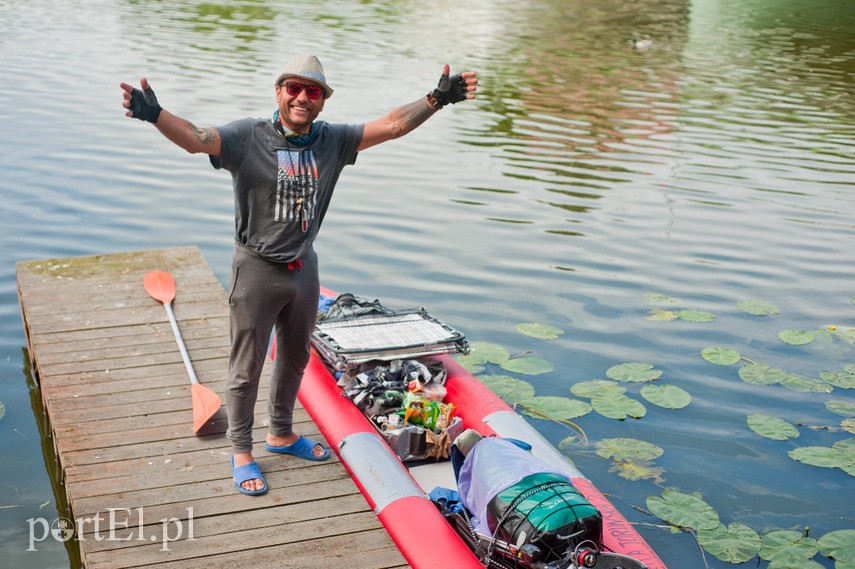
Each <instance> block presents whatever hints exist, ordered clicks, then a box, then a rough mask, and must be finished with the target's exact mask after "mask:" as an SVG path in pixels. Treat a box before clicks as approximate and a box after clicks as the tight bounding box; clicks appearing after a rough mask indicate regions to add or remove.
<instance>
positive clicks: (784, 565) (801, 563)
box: [766, 555, 855, 569]
mask: <svg viewBox="0 0 855 569" xmlns="http://www.w3.org/2000/svg"><path fill="white" fill-rule="evenodd" d="M766 569H825V566H824V565H820V564H819V563H817V562H816V561H814V560H813V559H802V558H801V557H799V556H797V555H791V556H788V557H787V558H786V559H776V560H775V561H771V562H770V563H769V565H768V566H767V567H766ZM836 569H846V568H845V567H841V566H840V564H839V563H838V564H837V565H836ZM851 569H855V567H852V568H851Z"/></svg>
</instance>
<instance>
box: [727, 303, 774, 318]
mask: <svg viewBox="0 0 855 569" xmlns="http://www.w3.org/2000/svg"><path fill="white" fill-rule="evenodd" d="M736 307H737V308H739V310H741V311H743V312H747V313H748V314H753V315H754V316H774V315H776V314H780V313H781V311H780V310H778V307H777V306H775V305H774V304H769V303H768V302H763V301H762V300H740V301H739V302H737V303H736Z"/></svg>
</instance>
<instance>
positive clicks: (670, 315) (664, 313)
mask: <svg viewBox="0 0 855 569" xmlns="http://www.w3.org/2000/svg"><path fill="white" fill-rule="evenodd" d="M677 318H678V316H677V313H676V312H674V311H673V310H660V309H658V308H657V309H656V310H651V311H650V314H649V315H648V316H647V319H648V320H653V321H654V322H669V321H671V320H676V319H677Z"/></svg>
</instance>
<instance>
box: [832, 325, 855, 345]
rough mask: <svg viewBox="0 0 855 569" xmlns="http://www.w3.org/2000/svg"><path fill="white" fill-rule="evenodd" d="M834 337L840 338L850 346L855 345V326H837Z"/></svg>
mask: <svg viewBox="0 0 855 569" xmlns="http://www.w3.org/2000/svg"><path fill="white" fill-rule="evenodd" d="M834 335H835V336H840V337H841V338H842V339H844V340H846V341H847V342H849V343H850V344H855V326H837V327H836V328H835V329H834Z"/></svg>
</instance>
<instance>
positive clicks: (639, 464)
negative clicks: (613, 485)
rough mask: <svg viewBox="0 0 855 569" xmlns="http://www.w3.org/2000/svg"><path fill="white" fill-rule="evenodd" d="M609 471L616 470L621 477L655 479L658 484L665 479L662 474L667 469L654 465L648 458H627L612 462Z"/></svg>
mask: <svg viewBox="0 0 855 569" xmlns="http://www.w3.org/2000/svg"><path fill="white" fill-rule="evenodd" d="M609 472H616V473H617V475H618V476H620V477H621V478H625V479H627V480H632V481H635V480H653V481H654V482H655V483H657V484H661V483H662V482H664V481H665V479H664V478H662V475H663V474H665V469H664V468H662V467H660V466H654V465H653V463H652V462H649V461H647V460H633V459H630V460H626V461H620V462H612V465H611V467H609Z"/></svg>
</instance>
